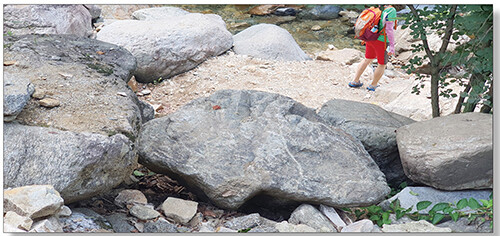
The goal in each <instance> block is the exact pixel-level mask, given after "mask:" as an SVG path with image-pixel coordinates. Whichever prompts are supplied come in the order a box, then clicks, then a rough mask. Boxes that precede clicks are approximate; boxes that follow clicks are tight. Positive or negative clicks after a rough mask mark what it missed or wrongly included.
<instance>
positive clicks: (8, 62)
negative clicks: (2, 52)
mask: <svg viewBox="0 0 500 236" xmlns="http://www.w3.org/2000/svg"><path fill="white" fill-rule="evenodd" d="M14 64H16V61H4V62H3V65H4V66H11V65H14Z"/></svg>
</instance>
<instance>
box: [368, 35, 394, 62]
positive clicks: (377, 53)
mask: <svg viewBox="0 0 500 236" xmlns="http://www.w3.org/2000/svg"><path fill="white" fill-rule="evenodd" d="M385 47H386V44H385V43H384V42H382V41H380V40H374V41H368V42H366V52H365V57H366V58H367V59H375V58H377V62H378V64H381V65H385V64H387V61H388V59H389V57H388V56H387V51H386V50H385Z"/></svg>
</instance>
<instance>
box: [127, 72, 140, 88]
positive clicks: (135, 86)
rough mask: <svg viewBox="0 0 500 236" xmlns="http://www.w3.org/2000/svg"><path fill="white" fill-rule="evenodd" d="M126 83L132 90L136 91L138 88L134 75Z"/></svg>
mask: <svg viewBox="0 0 500 236" xmlns="http://www.w3.org/2000/svg"><path fill="white" fill-rule="evenodd" d="M127 85H128V86H129V87H130V89H132V91H134V92H137V91H138V90H139V84H138V83H137V81H136V80H135V77H134V76H132V78H131V79H130V80H129V81H128V82H127Z"/></svg>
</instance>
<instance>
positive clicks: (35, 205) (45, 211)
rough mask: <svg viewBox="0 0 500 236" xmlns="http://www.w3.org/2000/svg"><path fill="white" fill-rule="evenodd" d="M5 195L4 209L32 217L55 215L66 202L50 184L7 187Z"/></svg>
mask: <svg viewBox="0 0 500 236" xmlns="http://www.w3.org/2000/svg"><path fill="white" fill-rule="evenodd" d="M19 174H20V175H21V174H22V173H19ZM3 195H4V200H3V202H4V211H13V212H15V213H17V214H18V215H20V216H26V217H29V218H31V219H36V218H40V217H44V216H50V215H53V214H55V213H56V212H57V211H58V210H59V209H60V208H61V206H62V205H63V204H64V200H63V199H62V198H61V196H60V195H59V193H58V192H57V191H56V190H55V189H54V187H52V186H50V185H31V186H23V187H19V188H13V189H7V190H4V191H3Z"/></svg>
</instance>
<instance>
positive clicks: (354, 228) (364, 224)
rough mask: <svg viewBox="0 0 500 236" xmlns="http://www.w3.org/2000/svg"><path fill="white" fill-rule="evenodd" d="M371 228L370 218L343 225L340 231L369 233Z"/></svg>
mask: <svg viewBox="0 0 500 236" xmlns="http://www.w3.org/2000/svg"><path fill="white" fill-rule="evenodd" d="M372 230H373V222H372V221H371V220H367V219H364V220H360V221H356V222H354V223H352V224H350V225H347V226H346V227H344V228H343V229H342V230H341V231H340V232H342V233H344V232H357V233H370V232H372Z"/></svg>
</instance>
